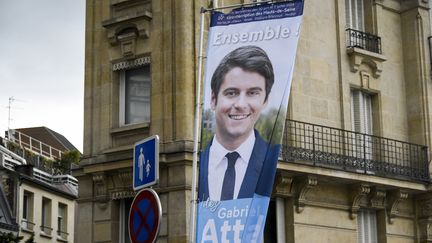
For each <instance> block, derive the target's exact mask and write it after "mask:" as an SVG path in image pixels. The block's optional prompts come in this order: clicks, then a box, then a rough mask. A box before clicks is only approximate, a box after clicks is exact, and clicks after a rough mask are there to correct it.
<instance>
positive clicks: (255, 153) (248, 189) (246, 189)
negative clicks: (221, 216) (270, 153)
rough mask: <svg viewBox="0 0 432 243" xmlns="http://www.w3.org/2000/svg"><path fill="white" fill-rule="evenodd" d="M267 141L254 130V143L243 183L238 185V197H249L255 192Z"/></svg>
mask: <svg viewBox="0 0 432 243" xmlns="http://www.w3.org/2000/svg"><path fill="white" fill-rule="evenodd" d="M267 148H268V143H266V142H265V141H264V140H263V139H262V138H261V136H260V135H259V134H258V132H257V131H255V144H254V147H253V150H252V154H251V158H250V160H249V164H248V167H247V169H246V174H245V177H244V179H243V183H242V185H241V187H240V192H239V195H238V198H251V197H253V195H254V193H255V188H256V186H257V183H258V179H259V178H260V174H261V171H262V167H263V164H264V159H265V156H266V152H267Z"/></svg>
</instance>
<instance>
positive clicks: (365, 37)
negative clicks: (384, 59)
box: [346, 29, 381, 54]
mask: <svg viewBox="0 0 432 243" xmlns="http://www.w3.org/2000/svg"><path fill="white" fill-rule="evenodd" d="M346 35H347V47H358V48H361V49H364V50H367V51H371V52H375V53H379V54H381V37H379V36H376V35H372V34H369V33H366V32H362V31H358V30H354V29H347V30H346Z"/></svg>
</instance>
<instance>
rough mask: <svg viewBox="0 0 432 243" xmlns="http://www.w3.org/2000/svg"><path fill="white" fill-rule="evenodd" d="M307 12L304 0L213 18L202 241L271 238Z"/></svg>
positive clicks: (207, 73) (201, 192)
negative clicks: (270, 217) (268, 229)
mask: <svg viewBox="0 0 432 243" xmlns="http://www.w3.org/2000/svg"><path fill="white" fill-rule="evenodd" d="M302 15H303V1H302V0H297V1H289V2H278V3H271V4H269V3H261V4H259V5H255V6H252V7H241V8H238V9H233V10H232V11H231V12H229V13H222V12H217V11H213V12H212V13H211V22H210V30H209V35H208V40H207V41H208V47H207V61H206V66H205V73H204V98H203V113H202V126H201V127H202V130H201V153H200V168H199V170H200V174H199V182H198V209H197V227H196V229H197V230H196V241H197V242H203V243H210V242H211V243H215V242H261V241H262V239H263V237H264V236H263V231H264V226H265V222H266V216H267V210H268V205H269V202H270V196H271V192H272V189H273V182H274V177H275V174H276V167H277V161H278V158H279V153H280V148H281V143H282V134H283V128H284V124H285V118H286V112H287V106H288V98H289V92H290V87H291V79H292V75H293V69H294V62H295V56H296V50H297V43H298V39H299V35H300V27H301V21H302Z"/></svg>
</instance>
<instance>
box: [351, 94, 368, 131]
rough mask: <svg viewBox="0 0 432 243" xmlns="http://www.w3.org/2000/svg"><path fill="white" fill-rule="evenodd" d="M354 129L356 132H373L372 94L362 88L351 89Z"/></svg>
mask: <svg viewBox="0 0 432 243" xmlns="http://www.w3.org/2000/svg"><path fill="white" fill-rule="evenodd" d="M351 106H352V107H351V116H352V121H353V123H352V125H353V127H352V129H353V130H354V131H356V132H360V133H366V134H372V132H373V125H372V121H373V120H372V95H370V94H368V93H365V92H363V91H360V90H352V91H351Z"/></svg>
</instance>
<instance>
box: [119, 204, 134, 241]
mask: <svg viewBox="0 0 432 243" xmlns="http://www.w3.org/2000/svg"><path fill="white" fill-rule="evenodd" d="M132 200H133V198H124V199H121V200H120V205H119V208H120V213H119V217H120V218H119V222H120V223H119V226H120V228H119V232H120V233H119V238H120V239H119V243H130V239H129V231H128V220H129V210H130V206H131V205H132Z"/></svg>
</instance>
